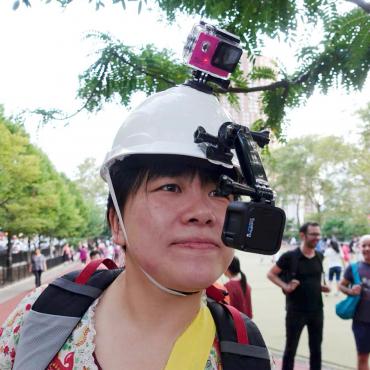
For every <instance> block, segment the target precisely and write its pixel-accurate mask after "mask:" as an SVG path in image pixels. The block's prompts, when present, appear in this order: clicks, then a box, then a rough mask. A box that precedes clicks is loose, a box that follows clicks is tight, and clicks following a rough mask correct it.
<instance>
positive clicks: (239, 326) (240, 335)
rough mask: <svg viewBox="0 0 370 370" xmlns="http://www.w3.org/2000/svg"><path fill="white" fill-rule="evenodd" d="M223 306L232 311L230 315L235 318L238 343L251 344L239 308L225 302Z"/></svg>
mask: <svg viewBox="0 0 370 370" xmlns="http://www.w3.org/2000/svg"><path fill="white" fill-rule="evenodd" d="M223 306H224V307H225V308H226V309H227V310H228V311H229V312H230V315H231V316H232V318H233V321H234V325H235V330H236V338H237V341H238V343H240V344H249V339H248V334H247V329H246V326H245V323H244V320H243V318H242V315H241V314H240V312H239V310H237V309H236V308H235V307H233V306H230V305H228V304H224V305H223Z"/></svg>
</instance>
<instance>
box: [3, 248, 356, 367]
mask: <svg viewBox="0 0 370 370" xmlns="http://www.w3.org/2000/svg"><path fill="white" fill-rule="evenodd" d="M237 254H238V256H239V257H240V259H241V263H242V268H243V270H244V271H245V272H246V275H247V279H248V282H249V283H250V284H251V286H252V300H253V312H254V321H255V322H256V323H257V325H258V327H259V328H260V330H261V331H262V333H263V336H264V338H265V341H266V344H267V345H268V347H269V349H270V352H271V354H272V356H273V359H274V363H275V369H276V370H279V369H281V354H282V351H283V349H284V341H285V331H284V330H285V329H284V315H285V311H284V295H283V294H282V293H281V290H280V289H279V288H277V287H276V286H275V285H273V284H272V283H271V282H270V281H268V280H267V278H266V273H267V271H268V270H269V268H270V267H271V266H272V262H271V257H268V256H264V257H261V256H259V255H255V254H251V253H242V252H238V253H237ZM79 268H81V264H79V263H73V264H69V265H61V266H58V267H55V268H53V269H50V270H49V271H47V272H46V273H45V274H44V275H43V277H42V278H43V279H42V280H43V283H47V282H49V281H51V280H53V279H54V278H55V277H57V276H60V275H62V274H64V273H66V272H68V271H71V270H74V269H79ZM33 286H34V279H33V277H31V278H27V279H25V280H22V281H21V282H18V283H15V284H13V285H11V286H8V287H5V288H2V289H0V323H2V322H3V321H4V319H5V318H6V317H7V315H8V314H9V313H10V312H11V310H12V309H13V308H14V307H15V305H16V304H17V303H18V302H19V300H20V299H21V298H23V296H25V295H26V294H27V293H28V292H29V291H30V290H31V289H32V288H33ZM341 298H342V297H336V296H328V297H324V301H325V326H324V341H323V347H322V348H323V367H322V370H346V369H355V364H356V351H355V345H354V340H353V335H352V331H351V321H344V320H340V319H339V318H337V316H336V315H335V313H334V305H335V303H336V302H337V301H338V300H339V299H341ZM294 369H295V370H308V369H309V365H308V339H307V332H306V330H305V331H304V332H303V333H302V337H301V340H300V344H299V347H298V352H297V356H296V361H295V368H294Z"/></svg>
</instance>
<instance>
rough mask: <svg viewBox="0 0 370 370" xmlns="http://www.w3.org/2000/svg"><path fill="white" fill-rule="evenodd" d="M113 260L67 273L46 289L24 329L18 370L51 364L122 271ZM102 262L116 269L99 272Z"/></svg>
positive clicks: (29, 315)
mask: <svg viewBox="0 0 370 370" xmlns="http://www.w3.org/2000/svg"><path fill="white" fill-rule="evenodd" d="M109 261H110V260H108V259H105V260H104V259H101V260H96V261H93V262H92V263H91V264H88V265H87V266H86V267H85V268H84V269H83V270H82V271H81V272H78V271H75V272H72V273H69V274H66V275H64V276H63V277H60V278H57V279H56V280H54V281H53V282H52V283H51V284H49V285H48V286H47V287H46V289H45V290H44V291H43V292H42V293H41V294H40V296H39V297H38V298H37V300H36V301H35V303H34V304H33V306H32V308H31V310H30V311H29V313H28V315H27V317H26V319H25V322H24V325H23V326H22V334H21V335H20V340H19V343H18V345H17V355H16V357H15V361H14V366H13V369H14V370H23V369H28V370H40V369H45V368H46V367H47V366H48V365H49V363H50V362H51V361H52V359H53V358H54V356H55V355H56V354H57V353H58V352H59V350H60V349H61V348H62V346H63V344H64V343H65V341H66V340H67V339H68V337H69V336H70V334H71V333H72V331H73V330H74V328H75V327H76V325H77V324H78V323H79V322H80V320H81V318H82V316H83V315H84V314H85V312H86V311H87V310H88V308H89V307H90V306H91V304H92V303H93V302H94V301H95V299H96V298H98V297H99V296H100V295H101V293H102V292H103V291H104V289H106V288H107V287H108V286H109V285H110V284H111V283H112V282H113V281H114V280H115V279H116V277H117V276H118V275H119V274H120V273H121V272H122V269H118V268H117V266H116V265H115V263H114V262H113V261H110V262H109ZM101 263H103V264H104V265H106V266H107V267H108V268H114V269H112V270H96V269H97V268H98V267H99V265H100V264H101ZM76 281H77V282H76Z"/></svg>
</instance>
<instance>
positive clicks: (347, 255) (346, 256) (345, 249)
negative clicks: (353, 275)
mask: <svg viewBox="0 0 370 370" xmlns="http://www.w3.org/2000/svg"><path fill="white" fill-rule="evenodd" d="M342 255H343V262H344V267H346V266H347V265H348V264H349V262H350V261H351V250H350V247H349V245H348V244H347V243H343V244H342Z"/></svg>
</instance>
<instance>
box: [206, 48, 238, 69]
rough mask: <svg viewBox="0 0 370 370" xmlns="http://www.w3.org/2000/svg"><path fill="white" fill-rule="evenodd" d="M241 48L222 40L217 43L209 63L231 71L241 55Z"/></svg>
mask: <svg viewBox="0 0 370 370" xmlns="http://www.w3.org/2000/svg"><path fill="white" fill-rule="evenodd" d="M242 53H243V50H242V49H241V48H239V47H236V46H234V45H230V44H228V43H226V42H224V41H220V42H219V43H218V45H217V48H216V50H215V53H214V54H213V58H212V61H211V64H212V65H213V66H215V67H218V68H220V69H223V70H225V71H227V72H230V73H231V72H233V71H234V70H235V68H236V66H237V64H238V62H239V59H240V57H241V56H242Z"/></svg>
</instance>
